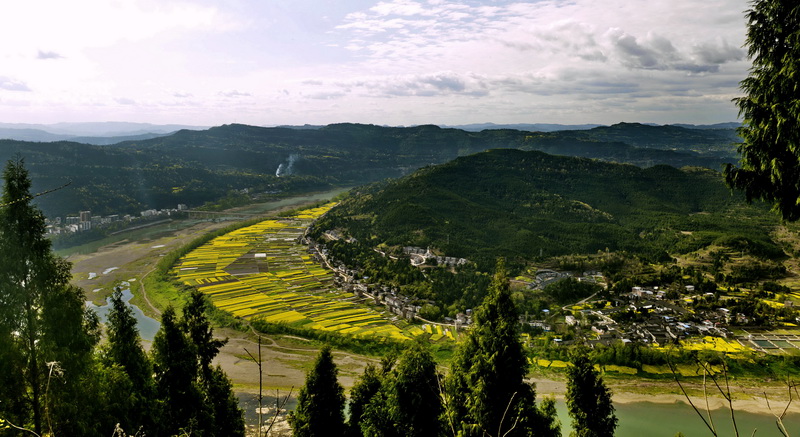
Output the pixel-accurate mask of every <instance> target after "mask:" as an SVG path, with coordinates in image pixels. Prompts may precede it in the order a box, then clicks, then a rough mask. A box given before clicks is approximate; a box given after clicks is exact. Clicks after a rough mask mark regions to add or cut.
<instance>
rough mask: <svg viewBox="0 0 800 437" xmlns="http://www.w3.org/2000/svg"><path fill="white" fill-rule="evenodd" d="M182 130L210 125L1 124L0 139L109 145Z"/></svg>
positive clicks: (119, 123)
mask: <svg viewBox="0 0 800 437" xmlns="http://www.w3.org/2000/svg"><path fill="white" fill-rule="evenodd" d="M182 129H189V130H201V129H207V127H200V126H187V125H178V124H166V125H157V124H149V123H128V122H97V123H56V124H28V123H0V139H8V140H20V141H34V142H54V141H74V142H77V143H84V144H94V145H109V144H116V143H119V142H122V141H135V140H144V139H150V138H156V137H159V136H164V135H169V134H171V133H174V132H176V131H179V130H182Z"/></svg>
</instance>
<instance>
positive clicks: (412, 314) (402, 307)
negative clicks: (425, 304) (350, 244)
mask: <svg viewBox="0 0 800 437" xmlns="http://www.w3.org/2000/svg"><path fill="white" fill-rule="evenodd" d="M331 232H333V231H328V232H326V233H325V235H326V237H327V238H328V239H331V237H336V238H335V239H341V238H342V236H341V234H334V235H329V234H330V233H331ZM301 242H302V243H303V244H307V245H308V252H309V254H311V257H312V258H313V259H314V260H315V261H317V262H319V263H321V264H323V265H327V266H328V267H329V268H331V269H332V270H333V273H334V284H336V285H337V286H338V287H340V288H341V289H342V290H344V291H347V292H350V293H353V295H355V297H356V298H359V299H369V300H371V301H372V304H374V305H377V306H384V307H386V309H387V310H388V311H389V312H391V313H393V314H396V315H397V316H399V317H403V318H405V319H409V320H412V319H415V318H419V310H420V308H422V307H421V306H420V305H415V304H414V299H412V298H411V297H409V296H406V295H404V294H402V293H400V292H399V291H398V290H397V288H394V287H389V286H386V285H379V284H365V283H363V282H361V276H360V275H359V272H358V271H357V270H354V269H350V268H347V266H345V265H344V263H342V262H340V261H332V262H331V260H330V259H329V258H328V249H326V248H325V246H324V245H321V244H317V243H316V242H315V241H313V240H311V239H309V238H306V237H304V238H302V239H301ZM465 261H466V260H465ZM426 322H431V321H426ZM471 323H472V310H467V312H466V313H459V314H457V315H456V317H455V318H450V317H446V318H445V323H444V324H449V325H455V326H467V325H469V324H471Z"/></svg>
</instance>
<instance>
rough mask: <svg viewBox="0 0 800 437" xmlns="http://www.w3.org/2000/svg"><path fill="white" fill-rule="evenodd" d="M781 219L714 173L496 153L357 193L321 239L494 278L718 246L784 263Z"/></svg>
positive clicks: (324, 225) (328, 221) (326, 223)
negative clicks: (422, 256)
mask: <svg viewBox="0 0 800 437" xmlns="http://www.w3.org/2000/svg"><path fill="white" fill-rule="evenodd" d="M776 224H777V219H776V218H775V217H774V216H773V215H771V214H770V213H769V212H768V211H767V210H766V208H763V207H762V206H761V205H752V206H751V205H747V204H746V203H745V202H744V200H743V199H742V198H741V197H740V196H738V195H732V194H731V192H730V191H729V190H728V188H726V187H725V185H724V183H723V181H722V178H721V176H720V174H719V173H718V172H715V171H712V170H708V169H702V168H697V167H693V168H684V169H680V170H679V169H676V168H674V167H669V166H663V165H659V166H654V167H650V168H645V169H643V168H639V167H635V166H633V165H622V164H612V163H606V162H601V161H598V160H592V159H583V158H574V157H561V156H552V155H548V154H545V153H541V152H536V151H529V152H526V151H520V150H509V149H502V150H491V151H487V152H483V153H478V154H475V155H472V156H466V157H461V158H458V159H456V160H454V161H452V162H449V163H446V164H443V165H438V166H430V167H426V168H424V169H421V170H419V171H417V172H415V173H414V174H412V175H409V176H407V177H404V178H402V179H399V180H396V181H391V182H383V183H378V184H373V185H370V186H368V187H363V188H360V189H358V190H356V191H355V192H354V193H353V195H352V197H351V198H350V199H348V200H346V201H345V202H343V203H342V204H341V205H340V206H338V207H337V208H335V209H334V210H333V211H331V213H329V214H328V215H327V216H326V217H325V218H324V219H323V220H322V221H321V222H320V223H319V224H318V232H319V231H321V230H325V229H341V230H344V231H345V233H347V234H349V235H351V236H353V237H355V238H356V239H357V240H359V242H361V243H363V244H366V245H367V246H372V247H376V246H379V245H386V246H390V247H391V246H419V247H432V248H435V249H436V250H438V251H441V252H443V253H445V254H446V255H447V256H453V257H464V258H468V259H471V260H474V261H477V262H478V263H479V264H480V265H482V266H485V267H488V268H490V267H491V265H492V264H493V262H494V259H495V257H497V256H504V257H507V258H509V259H510V260H512V261H513V262H516V263H524V262H525V261H530V260H534V259H542V258H548V257H553V256H558V255H566V254H593V253H596V252H597V251H606V250H608V251H627V252H629V253H632V254H636V255H639V256H640V257H643V258H645V259H648V260H651V261H665V260H669V259H670V257H671V256H673V255H675V254H680V253H686V252H690V251H695V250H698V249H700V248H703V247H706V246H709V245H711V244H721V245H731V244H739V245H741V244H746V245H747V247H748V250H749V251H751V252H752V253H754V254H756V255H759V256H769V257H782V256H783V252H782V251H781V249H780V248H779V247H778V246H777V244H776V243H775V242H773V240H772V239H771V237H770V235H769V232H770V230H771V229H772V228H773V227H774V226H775V225H776Z"/></svg>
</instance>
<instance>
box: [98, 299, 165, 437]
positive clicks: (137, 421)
mask: <svg viewBox="0 0 800 437" xmlns="http://www.w3.org/2000/svg"><path fill="white" fill-rule="evenodd" d="M110 304H111V309H110V311H109V313H108V327H107V332H108V343H107V345H106V347H105V349H104V354H103V358H104V364H105V365H106V366H107V367H112V366H114V365H116V366H119V368H120V369H119V370H120V371H121V375H115V376H111V377H110V378H111V379H112V380H114V383H113V384H114V385H121V386H128V384H129V387H130V388H129V391H127V392H121V391H119V390H115V392H116V395H117V396H119V398H118V400H117V401H114V402H112V403H110V404H109V405H110V406H111V407H117V408H115V410H114V411H112V412H110V414H111V415H112V416H113V417H115V423H121V424H122V425H123V426H124V427H127V428H128V429H134V430H136V429H139V427H141V428H142V429H143V430H144V431H145V432H148V431H150V430H154V429H155V424H156V421H155V420H154V419H155V416H156V415H157V413H156V411H155V408H154V407H155V404H154V402H155V398H156V396H155V385H154V381H153V365H152V362H151V361H150V359H149V357H148V356H147V354H146V353H145V351H144V349H143V348H142V342H141V338H140V337H139V330H138V329H137V327H136V318H135V317H134V315H133V310H132V309H131V308H130V307H129V306H128V305H126V304H125V302H124V301H123V300H122V290H121V289H120V288H119V287H117V288H116V289H115V290H114V292H113V293H112V294H111V301H110ZM123 378H124V379H127V381H128V382H125V381H123V380H122V379H123Z"/></svg>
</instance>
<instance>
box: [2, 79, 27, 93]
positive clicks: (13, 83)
mask: <svg viewBox="0 0 800 437" xmlns="http://www.w3.org/2000/svg"><path fill="white" fill-rule="evenodd" d="M0 90H6V91H31V89H30V87H28V85H27V84H26V83H25V82H23V81H21V80H18V79H14V78H11V77H4V76H0Z"/></svg>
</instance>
